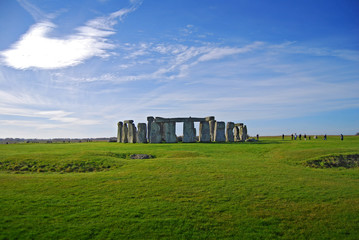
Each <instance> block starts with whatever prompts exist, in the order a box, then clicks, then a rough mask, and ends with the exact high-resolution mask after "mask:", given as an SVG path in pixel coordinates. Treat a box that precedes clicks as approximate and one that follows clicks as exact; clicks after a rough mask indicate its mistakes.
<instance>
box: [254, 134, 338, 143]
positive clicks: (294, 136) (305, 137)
mask: <svg viewBox="0 0 359 240" xmlns="http://www.w3.org/2000/svg"><path fill="white" fill-rule="evenodd" d="M284 136H285V135H284V134H282V140H284ZM290 136H291V137H292V140H297V138H299V140H302V134H299V135H297V134H296V133H294V134H292V135H290ZM256 137H257V140H259V135H258V134H257V136H256ZM303 138H304V140H307V134H304V135H303ZM317 138H318V137H317V136H314V139H317ZM308 139H309V140H311V136H308ZM323 140H327V134H324V136H323ZM340 140H342V141H343V140H344V136H343V134H340Z"/></svg>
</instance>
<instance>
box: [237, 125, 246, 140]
mask: <svg viewBox="0 0 359 240" xmlns="http://www.w3.org/2000/svg"><path fill="white" fill-rule="evenodd" d="M238 128H239V140H240V141H245V140H246V139H243V123H240V124H239V126H238Z"/></svg>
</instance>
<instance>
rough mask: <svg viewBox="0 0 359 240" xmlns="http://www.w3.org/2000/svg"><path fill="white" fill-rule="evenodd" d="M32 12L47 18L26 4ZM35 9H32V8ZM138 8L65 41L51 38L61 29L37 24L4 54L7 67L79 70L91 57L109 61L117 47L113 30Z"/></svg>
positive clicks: (95, 22)
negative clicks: (68, 68)
mask: <svg viewBox="0 0 359 240" xmlns="http://www.w3.org/2000/svg"><path fill="white" fill-rule="evenodd" d="M22 2H23V5H24V6H26V8H27V9H29V11H30V12H31V13H32V14H33V15H34V16H36V18H35V19H39V17H38V16H39V15H43V14H42V13H41V12H40V11H39V10H38V9H37V8H35V7H31V6H32V5H29V4H26V3H27V2H26V1H22ZM30 7H31V8H30ZM134 10H136V7H132V8H125V9H121V10H119V11H116V12H113V13H112V14H110V15H109V16H107V17H99V18H95V19H93V20H90V21H88V22H87V24H86V25H85V26H82V27H78V28H77V29H76V30H77V33H76V34H72V35H68V36H65V37H62V38H55V37H50V33H51V32H52V31H53V29H54V28H56V27H57V26H56V25H55V24H53V23H52V22H50V21H49V20H42V21H41V22H38V23H36V24H34V25H33V26H32V27H31V28H30V29H29V30H28V31H27V32H26V33H25V34H24V35H23V36H22V37H21V38H20V39H19V40H18V41H17V42H16V43H14V44H13V45H12V46H11V48H10V49H7V50H4V51H2V52H0V60H1V61H2V62H3V64H5V65H7V66H9V67H13V68H15V69H31V68H39V69H58V68H65V67H70V66H75V65H78V64H80V63H82V62H83V61H85V60H86V59H89V58H91V57H102V58H105V57H108V56H110V54H109V52H108V50H110V49H113V48H114V47H115V45H114V44H112V43H109V42H108V40H107V39H106V37H108V36H110V35H112V34H114V33H115V32H114V30H113V29H112V26H114V25H115V24H116V23H117V19H122V18H123V17H124V16H125V15H127V14H128V13H130V12H132V11H134Z"/></svg>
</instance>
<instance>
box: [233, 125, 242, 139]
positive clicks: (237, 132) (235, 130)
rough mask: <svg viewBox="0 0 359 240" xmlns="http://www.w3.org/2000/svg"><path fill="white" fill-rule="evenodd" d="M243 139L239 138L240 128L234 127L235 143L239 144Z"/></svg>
mask: <svg viewBox="0 0 359 240" xmlns="http://www.w3.org/2000/svg"><path fill="white" fill-rule="evenodd" d="M240 140H241V139H240V138H239V128H238V126H234V141H235V142H239V141H240Z"/></svg>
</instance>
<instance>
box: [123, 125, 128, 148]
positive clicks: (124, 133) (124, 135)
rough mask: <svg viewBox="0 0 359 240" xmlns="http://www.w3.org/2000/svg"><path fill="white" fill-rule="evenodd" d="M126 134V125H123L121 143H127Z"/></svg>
mask: <svg viewBox="0 0 359 240" xmlns="http://www.w3.org/2000/svg"><path fill="white" fill-rule="evenodd" d="M127 134H128V127H127V123H124V124H123V127H122V142H123V143H128V138H127Z"/></svg>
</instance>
